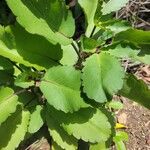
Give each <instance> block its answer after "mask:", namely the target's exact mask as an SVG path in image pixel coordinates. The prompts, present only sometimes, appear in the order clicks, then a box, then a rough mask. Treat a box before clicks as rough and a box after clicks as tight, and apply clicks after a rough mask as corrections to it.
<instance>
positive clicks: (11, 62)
mask: <svg viewBox="0 0 150 150" xmlns="http://www.w3.org/2000/svg"><path fill="white" fill-rule="evenodd" d="M9 61H10V62H11V63H12V64H13V65H14V66H15V67H16V68H17V69H19V70H20V71H21V72H23V70H22V69H21V68H20V67H19V66H18V65H17V64H16V63H15V62H13V61H11V60H9Z"/></svg>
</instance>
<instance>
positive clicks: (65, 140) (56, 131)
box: [46, 107, 78, 150]
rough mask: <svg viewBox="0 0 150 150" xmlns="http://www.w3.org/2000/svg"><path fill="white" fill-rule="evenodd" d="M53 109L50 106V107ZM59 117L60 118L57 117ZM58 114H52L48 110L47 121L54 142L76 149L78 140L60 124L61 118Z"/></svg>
mask: <svg viewBox="0 0 150 150" xmlns="http://www.w3.org/2000/svg"><path fill="white" fill-rule="evenodd" d="M48 108H49V109H51V108H50V107H48ZM57 117H58V118H57ZM59 117H61V116H57V115H55V116H54V115H52V114H51V112H50V111H48V110H47V111H46V122H47V125H48V130H49V132H50V136H52V138H53V140H54V142H56V143H57V144H58V145H59V146H60V147H61V148H62V149H66V150H76V149H77V145H78V141H77V139H75V138H74V137H73V136H70V135H68V134H67V132H66V131H65V130H64V129H63V128H62V127H61V126H60V120H61V118H60V120H59Z"/></svg>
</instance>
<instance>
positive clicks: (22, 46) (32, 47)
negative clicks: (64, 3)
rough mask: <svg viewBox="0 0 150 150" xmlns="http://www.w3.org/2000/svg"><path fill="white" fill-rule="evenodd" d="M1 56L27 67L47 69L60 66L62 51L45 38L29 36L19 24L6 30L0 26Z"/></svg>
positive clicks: (58, 46)
mask: <svg viewBox="0 0 150 150" xmlns="http://www.w3.org/2000/svg"><path fill="white" fill-rule="evenodd" d="M0 55H1V56H3V57H6V58H9V59H10V60H12V61H15V62H17V63H21V64H24V65H26V66H31V67H35V68H37V69H45V68H49V67H51V66H53V65H58V63H57V61H59V59H61V57H62V50H61V47H60V45H58V44H57V45H52V44H51V43H49V42H48V41H47V40H45V39H44V38H43V37H40V36H38V35H32V34H29V33H28V32H26V31H25V30H24V29H23V28H22V27H20V26H19V25H18V24H17V25H15V26H8V27H6V28H4V27H2V26H0ZM43 60H44V61H43Z"/></svg>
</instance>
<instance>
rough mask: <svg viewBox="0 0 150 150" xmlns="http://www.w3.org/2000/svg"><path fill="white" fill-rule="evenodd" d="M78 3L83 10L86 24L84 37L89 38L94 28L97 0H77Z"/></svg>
mask: <svg viewBox="0 0 150 150" xmlns="http://www.w3.org/2000/svg"><path fill="white" fill-rule="evenodd" d="M78 3H79V4H80V6H81V7H82V8H83V10H84V13H85V15H86V19H87V23H88V27H87V29H86V36H90V34H91V32H92V30H93V28H94V16H95V13H96V9H97V4H98V0H92V1H91V0H78Z"/></svg>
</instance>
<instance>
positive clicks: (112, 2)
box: [101, 0, 129, 15]
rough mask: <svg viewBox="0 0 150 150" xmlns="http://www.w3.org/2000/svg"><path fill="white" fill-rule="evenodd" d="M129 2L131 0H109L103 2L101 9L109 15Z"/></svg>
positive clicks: (104, 13)
mask: <svg viewBox="0 0 150 150" xmlns="http://www.w3.org/2000/svg"><path fill="white" fill-rule="evenodd" d="M128 2H129V0H109V1H108V2H107V3H105V2H104V3H103V5H102V10H101V11H102V13H103V15H107V14H110V13H112V12H115V11H118V10H119V9H121V8H122V7H124V6H126V4H127V3H128Z"/></svg>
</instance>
